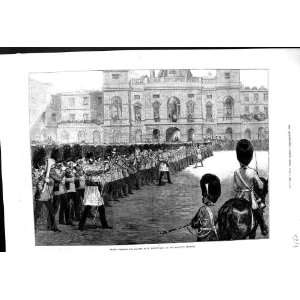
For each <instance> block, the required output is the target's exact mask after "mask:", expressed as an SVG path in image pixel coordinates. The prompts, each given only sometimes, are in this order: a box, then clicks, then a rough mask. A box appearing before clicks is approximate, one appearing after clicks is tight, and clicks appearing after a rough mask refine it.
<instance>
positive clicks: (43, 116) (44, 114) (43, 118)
mask: <svg viewBox="0 0 300 300" xmlns="http://www.w3.org/2000/svg"><path fill="white" fill-rule="evenodd" d="M45 121H46V113H45V112H43V113H42V122H43V123H45Z"/></svg>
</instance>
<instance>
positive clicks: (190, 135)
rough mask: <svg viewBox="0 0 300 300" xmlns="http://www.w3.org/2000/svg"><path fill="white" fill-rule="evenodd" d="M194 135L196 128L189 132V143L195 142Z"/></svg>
mask: <svg viewBox="0 0 300 300" xmlns="http://www.w3.org/2000/svg"><path fill="white" fill-rule="evenodd" d="M194 133H195V130H194V128H190V129H189V130H188V138H187V140H188V142H192V141H193V140H194Z"/></svg>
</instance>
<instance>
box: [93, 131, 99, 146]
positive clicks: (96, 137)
mask: <svg viewBox="0 0 300 300" xmlns="http://www.w3.org/2000/svg"><path fill="white" fill-rule="evenodd" d="M93 143H94V144H96V145H99V144H100V143H101V137H100V132H99V131H98V130H95V131H94V132H93Z"/></svg>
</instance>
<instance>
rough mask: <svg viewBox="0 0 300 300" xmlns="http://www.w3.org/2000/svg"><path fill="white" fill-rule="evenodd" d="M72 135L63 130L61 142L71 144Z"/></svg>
mask: <svg viewBox="0 0 300 300" xmlns="http://www.w3.org/2000/svg"><path fill="white" fill-rule="evenodd" d="M69 138H70V135H69V133H68V132H67V131H66V130H63V131H62V133H61V140H62V142H63V143H69Z"/></svg>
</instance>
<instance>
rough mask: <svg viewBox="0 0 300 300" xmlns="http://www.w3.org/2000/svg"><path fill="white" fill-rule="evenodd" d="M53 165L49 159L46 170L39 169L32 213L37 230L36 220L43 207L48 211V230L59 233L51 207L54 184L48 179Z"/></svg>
mask: <svg viewBox="0 0 300 300" xmlns="http://www.w3.org/2000/svg"><path fill="white" fill-rule="evenodd" d="M54 164H55V160H54V159H52V158H49V159H48V160H47V163H46V168H45V169H44V168H41V169H40V171H41V172H40V174H39V177H38V179H37V181H36V189H35V195H34V198H35V201H36V205H35V211H34V224H35V228H36V229H37V220H38V218H39V216H40V213H41V209H42V206H43V205H45V206H46V208H47V210H48V215H49V220H50V224H49V229H50V230H52V231H56V232H60V230H59V229H58V228H57V224H56V221H55V213H54V209H53V205H52V201H51V199H52V195H53V185H54V182H53V180H52V179H51V178H50V176H49V175H50V170H51V168H52V167H53V165H54Z"/></svg>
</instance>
